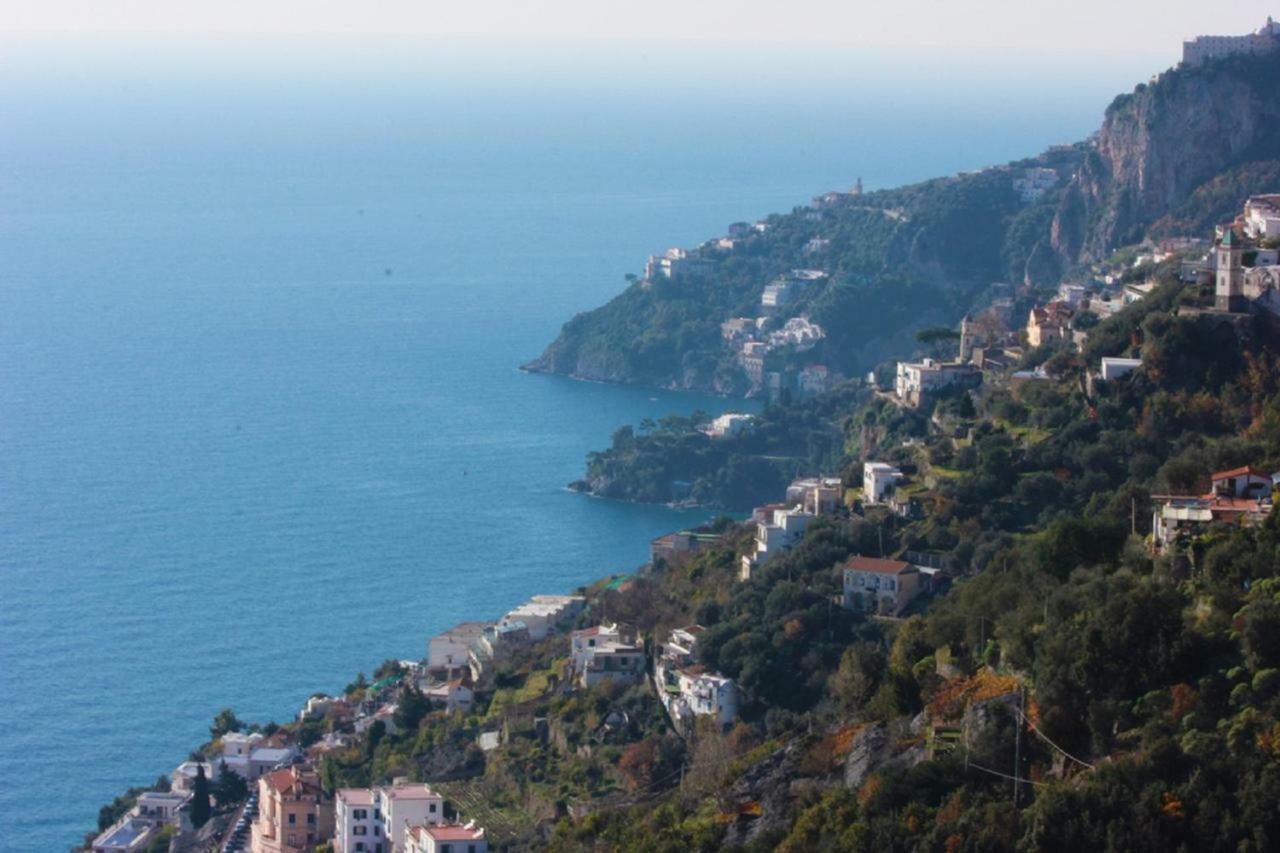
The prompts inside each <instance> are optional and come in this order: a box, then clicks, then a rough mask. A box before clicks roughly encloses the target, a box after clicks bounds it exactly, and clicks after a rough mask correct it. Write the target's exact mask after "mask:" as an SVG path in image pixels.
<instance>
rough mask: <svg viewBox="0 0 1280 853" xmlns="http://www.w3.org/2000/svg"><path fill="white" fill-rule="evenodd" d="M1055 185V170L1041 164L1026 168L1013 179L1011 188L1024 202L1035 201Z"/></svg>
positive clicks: (1056, 176)
mask: <svg viewBox="0 0 1280 853" xmlns="http://www.w3.org/2000/svg"><path fill="white" fill-rule="evenodd" d="M1057 185H1058V172H1057V170H1056V169H1049V168H1046V167H1043V166H1039V167H1033V168H1030V169H1027V170H1025V171H1024V172H1023V173H1022V176H1021V177H1019V178H1014V179H1013V189H1014V191H1015V192H1017V193H1018V196H1019V197H1020V198H1021V199H1022V200H1023V201H1024V202H1032V201H1037V200H1038V199H1040V198H1041V197H1042V196H1044V194H1045V193H1047V192H1048V191H1049V190H1051V189H1053V188H1054V187H1056V186H1057Z"/></svg>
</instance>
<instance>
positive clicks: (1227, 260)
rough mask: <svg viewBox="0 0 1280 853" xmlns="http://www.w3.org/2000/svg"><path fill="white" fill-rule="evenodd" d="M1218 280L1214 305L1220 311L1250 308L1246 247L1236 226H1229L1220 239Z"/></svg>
mask: <svg viewBox="0 0 1280 853" xmlns="http://www.w3.org/2000/svg"><path fill="white" fill-rule="evenodd" d="M1214 251H1215V252H1217V255H1218V257H1217V261H1218V264H1217V267H1218V273H1217V282H1216V284H1215V287H1214V299H1213V305H1214V308H1216V309H1217V310H1219V311H1226V312H1231V313H1242V312H1244V311H1247V310H1249V305H1248V300H1246V299H1245V298H1244V247H1243V246H1242V245H1241V240H1240V238H1239V237H1237V236H1236V232H1235V229H1234V228H1228V229H1227V230H1226V233H1224V234H1223V235H1222V239H1221V240H1219V241H1218V246H1217V248H1216V249H1215V250H1214Z"/></svg>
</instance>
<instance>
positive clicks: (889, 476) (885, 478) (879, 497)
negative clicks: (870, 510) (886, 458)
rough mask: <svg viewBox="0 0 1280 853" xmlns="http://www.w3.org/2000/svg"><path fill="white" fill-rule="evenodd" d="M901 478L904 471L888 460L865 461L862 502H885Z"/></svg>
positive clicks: (863, 466)
mask: <svg viewBox="0 0 1280 853" xmlns="http://www.w3.org/2000/svg"><path fill="white" fill-rule="evenodd" d="M901 479H902V472H901V471H899V470H898V469H897V468H895V467H893V466H892V465H890V464H889V463H887V462H864V463H863V465H862V503H863V504H864V505H867V506H873V505H875V504H882V503H885V502H886V501H887V500H888V499H889V497H891V496H892V495H893V490H894V489H895V488H896V487H897V485H898V481H900V480H901Z"/></svg>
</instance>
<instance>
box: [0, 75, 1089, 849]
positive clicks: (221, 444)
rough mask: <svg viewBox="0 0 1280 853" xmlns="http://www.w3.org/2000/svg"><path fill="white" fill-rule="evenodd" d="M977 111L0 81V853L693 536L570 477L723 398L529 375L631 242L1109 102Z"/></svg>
mask: <svg viewBox="0 0 1280 853" xmlns="http://www.w3.org/2000/svg"><path fill="white" fill-rule="evenodd" d="M962 88H963V87H957V91H958V92H960V94H957V95H956V97H954V98H949V99H946V100H942V99H935V98H933V97H925V96H920V97H918V98H916V99H915V100H912V99H911V98H910V97H909V93H908V95H904V94H903V93H902V92H900V91H897V92H893V93H892V100H886V99H885V98H887V97H888V96H887V95H885V96H882V95H877V94H875V93H874V92H871V91H867V92H862V93H860V92H858V91H852V92H844V93H840V94H839V95H838V96H837V95H834V94H832V93H827V94H825V95H822V96H817V95H814V94H813V93H811V92H809V91H807V90H803V91H800V90H798V91H797V93H796V95H795V97H794V98H782V97H780V96H777V95H776V94H775V95H774V96H773V98H772V99H771V100H768V101H766V102H760V101H757V100H754V99H752V98H751V97H750V96H747V95H743V94H742V93H740V92H736V91H733V92H726V93H723V94H722V95H718V96H715V97H712V96H702V95H700V96H697V97H693V96H688V97H680V96H672V97H668V94H669V93H651V94H649V95H641V94H634V93H633V94H628V93H625V92H623V93H619V92H612V93H609V94H608V95H607V96H606V95H604V94H592V93H591V92H590V91H587V90H575V91H571V92H569V91H563V92H557V91H555V90H547V91H543V90H540V89H539V88H538V87H536V86H528V85H526V86H523V87H522V88H521V89H520V90H518V91H517V90H516V89H515V88H514V87H513V88H511V89H509V90H504V89H502V88H501V87H494V88H492V89H489V90H486V91H484V92H480V93H469V94H468V96H467V97H459V96H456V95H450V94H442V93H441V92H440V91H439V90H438V88H436V89H433V88H431V87H430V86H425V85H424V86H423V87H422V88H421V89H418V88H415V87H414V86H413V85H409V84H407V83H405V81H399V84H398V85H395V86H390V85H388V86H386V87H383V88H376V87H374V88H368V89H365V90H362V88H361V86H358V85H354V84H352V85H345V86H342V85H336V84H335V85H318V84H315V85H307V86H302V85H301V84H294V85H292V87H290V86H287V85H283V84H282V85H280V86H278V87H275V88H272V87H271V86H258V87H250V88H245V87H234V86H230V84H227V85H226V86H220V84H219V83H218V82H217V81H203V82H202V83H201V84H200V85H199V86H190V85H188V86H178V85H176V84H174V85H165V84H160V83H141V82H139V81H138V80H130V81H126V82H118V83H113V82H111V80H110V79H109V78H105V79H104V80H102V81H93V80H89V81H81V82H79V83H75V84H72V83H66V84H58V85H53V84H48V85H45V84H42V83H41V82H40V81H38V80H33V81H22V80H14V79H9V80H7V81H5V85H4V86H3V87H0V114H3V115H5V116H6V118H5V120H4V122H3V123H0V583H2V584H3V587H2V591H0V779H4V780H5V783H4V785H3V786H0V848H3V849H15V850H17V849H22V850H57V849H65V848H66V847H67V846H68V845H70V844H72V843H74V842H76V841H77V840H78V839H79V838H80V837H81V835H82V833H84V832H85V831H87V830H89V829H91V828H92V826H93V824H94V820H95V817H96V812H97V808H98V806H99V805H101V804H102V803H104V802H106V801H108V800H110V799H111V797H112V796H114V795H115V794H116V793H118V792H119V791H121V790H122V789H123V788H125V787H126V786H128V785H130V784H139V783H149V782H151V781H152V780H154V779H155V777H156V776H157V775H159V774H161V773H164V772H166V771H168V770H170V769H171V768H172V767H173V766H174V765H175V764H177V763H178V762H179V761H181V760H182V759H183V758H184V757H185V756H186V754H187V752H188V751H189V749H190V748H191V747H193V746H194V745H196V744H197V743H199V742H200V741H201V740H203V739H204V737H205V734H206V727H207V724H208V722H209V720H210V719H211V718H212V716H213V715H214V714H215V713H216V712H217V711H218V709H220V708H222V707H224V706H231V707H233V708H235V710H236V711H237V713H239V714H240V715H241V716H242V717H245V718H248V719H253V720H264V721H265V720H267V719H271V718H275V719H285V718H288V717H290V716H291V715H292V714H293V713H294V712H295V710H296V708H297V707H298V706H299V705H300V704H301V703H302V702H303V700H304V699H305V698H306V696H307V695H309V694H310V693H311V692H312V691H315V690H335V689H338V688H340V687H341V686H342V685H343V684H345V683H346V682H347V681H349V680H350V678H351V677H352V676H353V675H354V673H355V672H357V671H359V670H365V671H369V670H371V669H372V668H373V667H374V666H375V665H376V664H377V663H378V662H379V661H381V660H382V659H384V658H387V657H406V656H420V655H422V654H423V653H424V648H425V646H424V644H425V642H426V639H427V637H428V636H429V635H430V634H431V633H433V632H435V631H437V630H439V629H441V628H443V627H446V626H447V625H448V624H451V623H453V622H455V621H458V620H461V619H469V618H477V617H491V616H495V615H497V614H499V613H501V612H502V611H503V609H504V608H507V607H509V606H511V605H514V604H516V603H518V602H519V601H520V600H521V599H523V598H525V597H526V596H528V595H530V594H533V593H537V592H557V591H565V590H569V589H571V588H573V587H574V586H576V585H578V584H580V583H583V582H586V581H589V580H591V579H594V578H596V577H599V576H601V575H603V574H606V573H609V572H614V571H619V570H626V569H628V568H631V567H634V566H635V565H637V564H638V563H640V562H642V561H643V559H644V558H645V555H646V550H647V541H648V539H649V538H650V537H651V536H653V535H656V534H658V533H660V532H663V531H665V530H668V529H672V528H674V527H676V526H678V525H682V524H686V523H688V522H690V521H694V520H698V519H700V518H701V517H702V516H700V515H698V514H694V515H692V516H690V515H682V514H678V513H676V512H673V511H669V510H665V509H661V508H645V507H634V506H623V505H616V504H611V503H606V502H601V501H595V500H591V499H587V498H583V497H581V496H577V495H574V494H571V493H568V492H566V491H565V490H564V489H563V486H564V484H565V483H566V482H567V481H569V480H570V479H572V478H574V477H575V476H577V475H578V474H579V472H580V471H581V468H582V463H583V457H584V454H585V453H586V452H587V451H588V450H589V449H591V448H596V447H601V446H603V445H605V444H606V443H607V441H608V438H609V434H610V432H611V431H612V430H613V429H614V428H615V427H617V426H618V425H620V424H622V423H626V422H634V421H636V420H638V419H639V418H641V417H644V416H657V415H661V414H665V413H668V412H670V411H673V410H677V411H689V410H692V409H694V408H696V407H703V408H707V409H721V408H723V407H725V406H726V405H727V403H726V401H721V400H709V399H702V398H698V397H695V396H689V395H672V394H662V393H654V392H650V391H645V390H634V389H622V388H612V387H604V386H598V385H586V384H578V383H573V382H569V381H564V380H559V379H555V378H549V377H541V376H528V375H524V374H521V373H519V372H517V370H516V367H517V366H518V365H519V364H520V363H521V362H523V361H524V360H526V359H528V358H530V357H532V356H534V355H536V354H537V353H538V352H539V351H540V349H541V347H542V346H543V345H544V344H545V343H546V342H547V341H549V340H550V339H551V337H552V336H553V335H554V334H555V332H556V330H557V329H558V327H559V325H560V323H561V322H563V321H564V320H565V319H567V318H568V317H570V316H571V315H572V314H573V313H574V312H576V311H579V310H583V309H586V308H589V307H591V306H594V305H597V304H599V303H601V302H602V301H604V300H605V299H607V298H608V297H609V296H610V295H612V294H613V293H614V292H616V291H617V290H618V289H619V288H620V287H621V285H622V276H623V274H624V273H625V272H628V271H638V270H639V269H640V267H641V265H642V263H643V258H644V255H645V254H647V253H649V252H651V251H654V250H658V249H662V248H664V247H666V246H668V245H675V244H686V245H687V244H692V243H695V242H697V241H699V240H701V239H704V238H705V237H708V236H711V235H713V234H717V233H722V231H723V228H724V225H725V224H726V223H728V222H730V221H733V220H736V219H740V218H748V217H755V216H759V215H763V214H765V213H767V212H769V211H771V210H777V209H789V208H790V207H791V206H792V205H794V204H796V203H801V202H803V201H805V200H807V199H808V198H809V197H810V196H812V195H815V194H817V193H819V192H821V191H823V190H826V189H829V188H833V187H843V186H847V185H848V184H850V183H851V182H852V180H853V178H854V177H855V176H857V175H862V176H863V177H864V179H865V180H866V182H867V184H868V185H869V186H883V185H886V184H892V183H896V182H900V181H904V180H910V179H915V178H922V177H927V176H931V175H934V174H938V173H946V172H951V171H955V170H958V169H963V168H972V167H975V166H980V165H983V164H986V163H991V162H1001V161H1004V160H1007V159H1010V158H1013V157H1016V156H1019V155H1022V154H1025V153H1028V152H1034V151H1036V150H1039V149H1040V148H1042V147H1044V146H1045V145H1048V144H1050V143H1054V142H1059V141H1064V140H1070V139H1073V138H1076V137H1079V136H1082V135H1083V134H1084V133H1086V132H1088V131H1089V130H1090V129H1092V127H1093V126H1094V125H1095V124H1096V119H1097V115H1098V112H1099V110H1100V107H1101V104H1103V103H1105V97H1101V96H1096V95H1097V93H1094V92H1088V93H1084V94H1081V93H1078V92H1072V93H1070V94H1065V93H1063V94H1060V95H1055V94H1054V92H1053V91H1052V90H1050V91H1048V92H1046V91H1044V90H1043V89H1041V90H1038V91H1036V92H1028V93H1027V94H1026V95H1025V96H1020V97H1011V96H1010V94H1009V93H1006V92H995V93H988V94H987V95H984V96H977V95H973V94H963V92H962ZM1064 92H1065V87H1064ZM982 98H985V100H983V99H982ZM31 790H35V791H38V795H35V796H33V795H31V794H30V793H29V792H30V791H31Z"/></svg>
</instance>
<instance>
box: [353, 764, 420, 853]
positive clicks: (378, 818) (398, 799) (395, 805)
mask: <svg viewBox="0 0 1280 853" xmlns="http://www.w3.org/2000/svg"><path fill="white" fill-rule="evenodd" d="M443 822H444V797H443V796H442V795H440V794H438V793H436V792H435V791H433V790H432V789H431V786H430V785H427V784H422V783H419V784H413V783H409V782H405V781H404V780H400V779H397V780H396V781H395V782H394V783H393V784H391V785H382V786H379V787H376V788H372V789H370V788H342V789H340V790H339V791H338V794H337V797H336V798H335V799H334V840H333V843H334V851H335V853H379V851H381V853H403V851H406V850H407V849H409V848H408V847H407V846H406V836H407V833H408V830H409V828H410V827H413V826H423V825H436V824H440V823H443Z"/></svg>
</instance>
